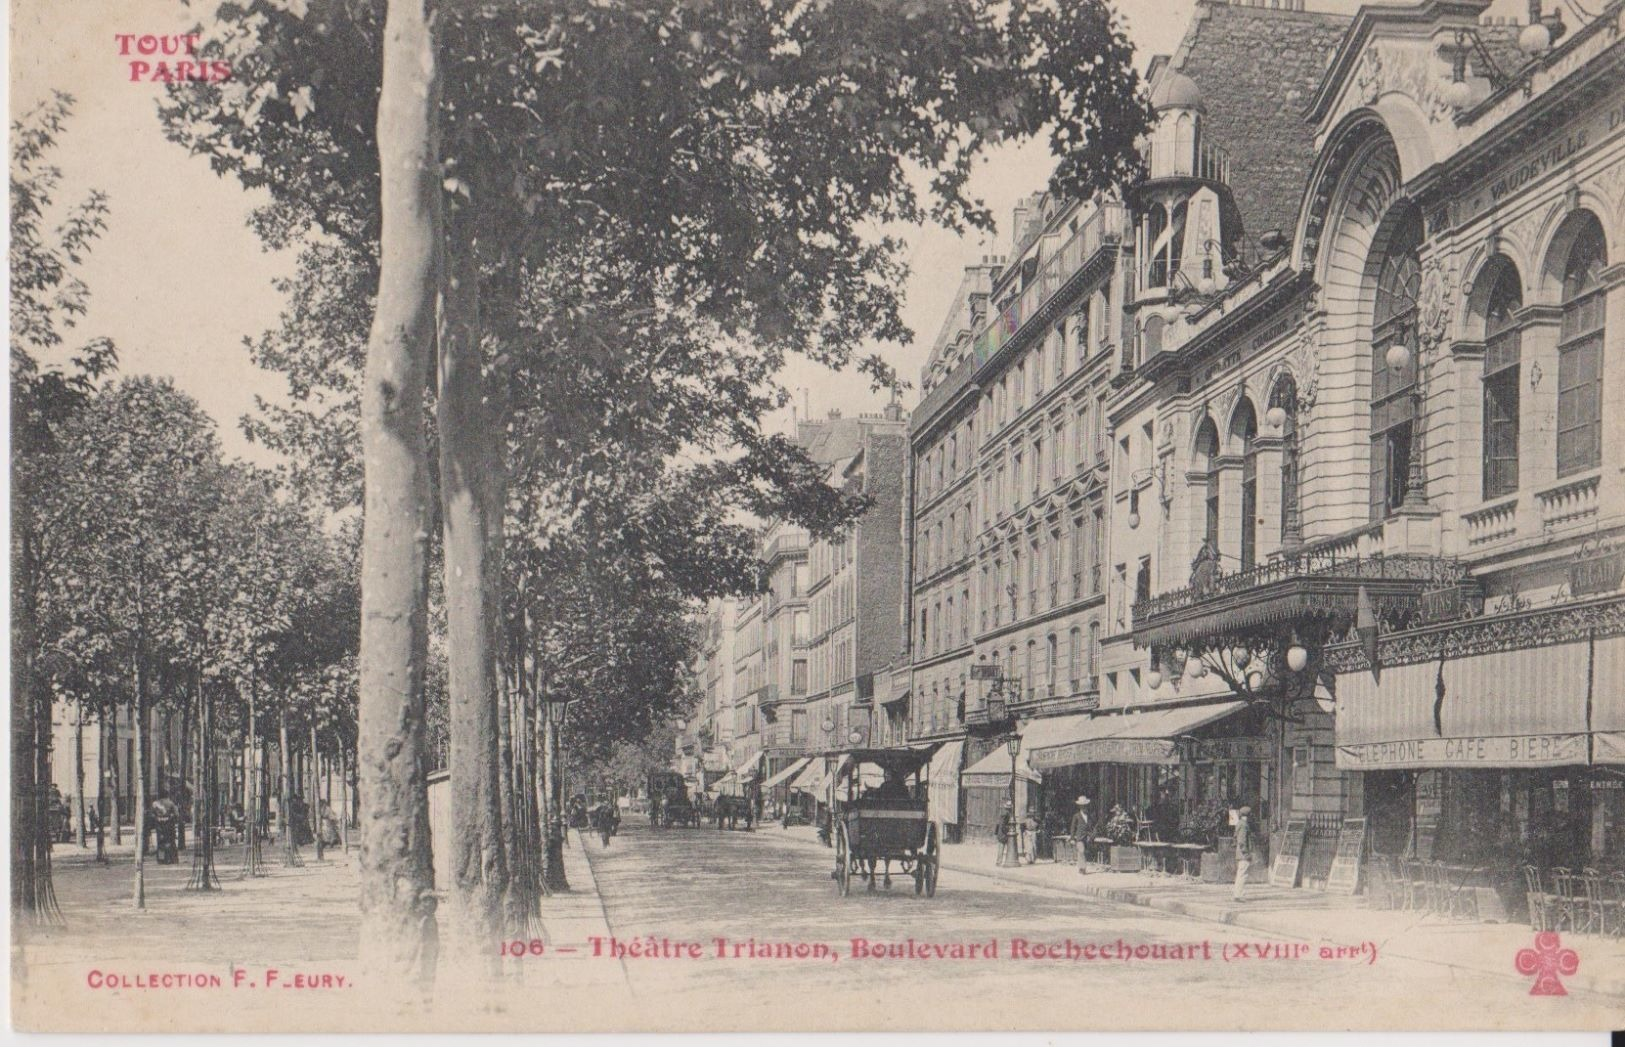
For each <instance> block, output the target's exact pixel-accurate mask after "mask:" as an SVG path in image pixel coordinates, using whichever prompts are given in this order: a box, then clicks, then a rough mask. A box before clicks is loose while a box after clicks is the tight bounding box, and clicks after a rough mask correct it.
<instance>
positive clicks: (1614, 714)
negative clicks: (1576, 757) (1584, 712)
mask: <svg viewBox="0 0 1625 1047" xmlns="http://www.w3.org/2000/svg"><path fill="white" fill-rule="evenodd" d="M1591 687H1592V692H1591V759H1592V762H1593V763H1625V636H1612V637H1609V638H1608V639H1606V640H1598V641H1597V643H1596V661H1595V662H1594V664H1593V665H1592V666H1591Z"/></svg>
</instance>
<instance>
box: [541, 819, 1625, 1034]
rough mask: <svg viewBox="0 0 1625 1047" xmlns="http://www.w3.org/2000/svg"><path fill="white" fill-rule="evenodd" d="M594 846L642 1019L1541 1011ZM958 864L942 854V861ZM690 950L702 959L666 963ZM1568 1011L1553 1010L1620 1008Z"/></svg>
mask: <svg viewBox="0 0 1625 1047" xmlns="http://www.w3.org/2000/svg"><path fill="white" fill-rule="evenodd" d="M587 848H588V851H587V853H588V856H589V858H590V860H591V863H592V867H593V871H594V874H595V876H596V879H597V882H598V888H599V892H600V896H601V897H602V899H603V903H604V909H605V914H606V917H607V922H608V925H609V927H610V933H611V934H612V935H613V937H614V939H615V942H616V943H618V944H622V945H624V946H631V945H632V944H633V943H635V942H638V943H641V945H640V946H639V948H640V949H641V950H642V952H643V955H641V956H639V955H633V950H632V949H630V948H624V949H622V950H621V953H620V955H619V956H618V957H617V958H616V959H615V960H613V961H612V962H615V963H617V964H618V966H619V972H618V973H619V974H620V975H621V976H622V977H624V978H625V980H626V981H627V982H628V983H629V985H630V992H631V993H632V994H633V996H634V997H635V998H637V999H638V1000H639V1002H640V1003H641V1004H642V1005H643V1006H645V1007H646V1006H648V1004H649V1003H650V1002H651V1001H659V1002H660V1003H661V1005H662V1006H664V1005H665V1004H666V1003H667V1002H671V1003H678V1002H680V1001H684V1000H699V999H704V1000H707V1001H709V1006H710V1007H711V1012H710V1016H711V1018H712V1020H715V1021H725V1022H728V1023H730V1024H732V1023H734V1022H735V1021H737V1022H738V1024H739V1025H741V1026H755V1027H762V1026H763V1025H764V1024H765V1025H770V1026H774V1027H779V1026H788V1027H795V1026H798V1025H802V1026H805V1025H809V1024H810V1025H819V1026H825V1025H829V1024H832V1023H833V1024H836V1025H842V1024H847V1023H850V1024H852V1025H857V1026H865V1025H867V1026H873V1025H874V1024H876V1023H877V1022H880V1023H883V1022H884V1021H885V1020H886V1018H887V1016H889V1015H901V1014H903V1013H908V1014H909V1015H910V1016H911V1017H914V1018H919V1017H922V1016H923V1017H924V1018H926V1019H927V1020H931V1018H932V1017H933V1016H934V1017H935V1018H936V1020H948V1019H947V1016H948V1015H949V1014H955V1013H957V1014H968V1013H970V1012H973V1011H974V1012H977V1013H979V1014H981V1015H982V1021H981V1024H993V1025H995V1026H996V1025H997V1024H998V1023H999V1022H1001V1021H1013V1022H1014V1023H1015V1024H1018V1025H1023V1026H1033V1025H1035V1024H1036V1025H1040V1026H1042V1025H1044V1024H1049V1025H1051V1026H1053V1027H1077V1028H1100V1027H1102V1026H1103V1025H1104V1027H1114V1026H1117V1027H1130V1026H1132V1025H1134V1024H1135V1023H1136V1022H1137V1021H1138V1022H1145V1021H1149V1020H1150V1019H1151V1018H1152V1017H1155V1016H1160V1017H1162V1018H1164V1019H1168V1018H1170V1017H1171V1015H1172V1014H1175V1013H1180V1014H1184V1015H1186V1019H1185V1020H1186V1021H1187V1022H1194V1023H1196V1024H1197V1025H1198V1026H1202V1025H1209V1024H1211V1025H1213V1026H1215V1027H1224V1026H1229V1025H1232V1024H1236V1023H1251V1024H1253V1025H1285V1026H1292V1025H1294V1024H1301V1023H1303V1022H1305V1021H1306V1020H1307V1015H1306V1012H1305V1011H1304V1010H1302V1008H1308V1007H1312V1008H1314V1012H1315V1022H1316V1023H1317V1024H1326V1023H1329V1024H1332V1025H1339V1024H1350V1025H1359V1024H1367V1023H1370V1022H1372V1021H1380V1020H1381V1015H1382V1014H1383V1013H1384V1012H1385V1011H1387V1010H1388V1009H1389V1008H1394V1013H1407V1014H1411V1015H1415V1014H1418V1013H1426V1010H1427V1008H1428V1006H1429V1001H1443V1000H1449V1001H1452V1007H1451V1012H1452V1013H1454V1014H1457V1015H1459V1014H1461V1013H1463V1011H1462V1010H1461V1009H1460V1008H1462V1007H1470V1008H1473V1009H1474V1012H1475V1013H1478V1014H1481V1015H1483V1016H1484V1018H1485V1020H1486V1021H1489V1020H1493V1019H1494V1017H1495V1016H1497V1015H1510V1014H1513V1013H1527V1009H1528V1007H1529V1005H1530V1003H1531V999H1530V997H1529V996H1528V995H1527V993H1528V988H1527V986H1526V985H1524V984H1523V983H1521V982H1520V981H1518V980H1516V979H1514V978H1510V977H1509V978H1500V977H1495V976H1491V975H1487V974H1480V973H1477V972H1468V971H1463V970H1460V969H1458V968H1453V967H1450V966H1446V965H1443V964H1434V963H1427V962H1421V961H1416V960H1409V959H1404V958H1401V957H1397V956H1390V955H1386V954H1384V953H1383V952H1382V949H1383V947H1384V945H1385V944H1386V943H1383V942H1377V943H1375V944H1376V945H1377V947H1378V950H1379V952H1378V956H1377V958H1376V960H1375V962H1371V961H1370V959H1369V957H1363V956H1362V957H1358V958H1350V957H1344V958H1341V959H1322V958H1321V952H1320V950H1321V947H1322V946H1323V945H1328V946H1330V945H1334V944H1336V943H1324V942H1305V941H1302V940H1299V939H1293V938H1286V937H1282V936H1276V935H1269V934H1264V933H1261V932H1258V931H1249V930H1246V929H1244V928H1236V927H1227V926H1224V925H1221V924H1217V923H1211V922H1207V921H1202V920H1196V919H1192V918H1188V917H1183V916H1177V915H1173V914H1169V913H1163V912H1158V911H1155V910H1148V909H1143V908H1137V907H1132V906H1128V905H1123V904H1120V903H1116V902H1110V901H1103V900H1099V899H1094V898H1087V897H1080V896H1078V895H1075V894H1070V893H1065V892H1062V891H1059V890H1053V889H1048V888H1044V887H1039V886H1035V885H1029V884H1024V883H1011V882H1009V881H1008V880H1007V879H1003V878H998V877H995V876H991V875H975V874H972V873H968V872H964V871H960V870H957V869H955V868H953V867H952V866H951V865H950V866H949V867H946V868H944V870H943V872H942V877H941V883H940V885H939V888H938V891H937V894H936V897H934V898H925V897H920V896H916V895H915V893H914V885H913V880H912V878H910V877H905V876H900V875H899V876H895V877H894V878H893V885H892V887H891V889H890V890H885V889H882V890H877V891H876V892H874V893H873V894H871V893H868V892H867V891H866V890H864V888H863V885H862V884H857V883H855V884H854V887H853V893H852V894H851V896H849V897H846V898H842V897H839V896H838V895H837V893H836V890H835V884H834V881H833V880H832V879H831V878H830V869H831V868H832V867H833V861H834V859H833V852H832V851H831V850H830V849H828V848H826V847H824V846H822V845H820V844H818V843H817V842H816V841H815V840H813V839H812V838H811V836H810V835H809V834H808V833H807V831H806V830H789V831H786V830H784V829H781V828H780V827H779V826H778V825H776V824H773V823H769V824H767V825H765V826H760V827H758V829H757V830H756V831H754V832H750V833H745V832H731V831H729V832H719V831H717V830H715V829H712V828H709V827H707V828H703V829H698V830H695V829H687V830H684V829H674V830H651V829H650V828H648V827H647V825H646V824H645V823H644V822H642V821H641V820H632V819H629V820H628V821H627V822H626V823H625V824H623V827H622V831H621V833H620V835H618V836H616V837H615V838H614V839H613V840H612V842H611V844H610V846H609V847H608V848H607V849H606V848H603V847H601V846H600V844H599V842H598V841H597V839H596V838H593V839H591V840H590V841H589V842H588V844H587ZM956 850H959V849H958V848H955V847H952V846H950V847H949V848H947V849H946V851H945V859H946V861H947V862H949V863H954V862H955V859H956V856H955V852H956ZM992 871H993V870H989V872H990V873H991V872H992ZM1470 941H1471V939H1470V938H1469V937H1465V936H1464V938H1463V945H1464V947H1465V946H1467V945H1468V944H1469V942H1470ZM678 943H682V944H684V945H686V946H688V947H689V948H690V949H691V954H692V958H674V957H673V955H672V953H673V951H674V950H676V949H677V946H678ZM561 944H562V943H561ZM1342 944H1347V945H1353V944H1357V943H1342ZM651 945H653V951H652V953H651V951H650V949H649V947H650V946H651ZM582 948H583V959H582V960H581V961H578V962H585V963H603V962H604V959H603V958H602V956H603V954H607V953H608V952H609V951H610V950H611V949H612V948H613V947H612V945H611V944H610V943H607V942H600V943H598V945H597V949H598V951H599V953H600V954H601V955H600V958H598V959H592V958H591V954H592V952H593V948H594V945H593V943H592V942H590V941H589V942H585V943H583V944H582ZM684 955H685V957H686V956H688V955H689V953H686V952H685V953H684ZM543 962H547V961H543ZM551 962H552V963H553V964H555V965H556V964H567V963H570V962H571V961H570V960H568V959H564V958H558V957H556V956H555V958H554V959H553V960H552V961H551ZM1508 969H1509V971H1510V969H1511V968H1510V958H1509V968H1508ZM1564 999H1565V1000H1567V1001H1569V1002H1568V1003H1555V1006H1554V1007H1552V1010H1553V1011H1558V1010H1559V1009H1563V1008H1573V1007H1576V1006H1587V1007H1589V1006H1594V1005H1597V1004H1599V1003H1602V1004H1603V1005H1604V1006H1608V1004H1607V1003H1606V1002H1605V1001H1600V1000H1598V999H1597V998H1595V997H1593V998H1590V999H1587V998H1586V997H1585V996H1584V995H1583V994H1576V995H1572V996H1570V997H1566V998H1564ZM1534 1002H1537V1003H1545V1002H1547V1001H1541V1000H1536V1001H1534ZM685 1006H689V1005H685ZM1612 1006H1614V1008H1615V1009H1616V1010H1617V1001H1616V1002H1614V1003H1613V1005H1612ZM639 1009H640V1010H641V1009H642V1007H640V1008H639ZM1046 1020H1047V1021H1046Z"/></svg>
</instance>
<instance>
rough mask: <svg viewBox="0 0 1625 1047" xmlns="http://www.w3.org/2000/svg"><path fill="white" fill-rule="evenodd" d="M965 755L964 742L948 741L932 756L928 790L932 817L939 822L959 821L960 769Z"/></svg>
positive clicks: (927, 780) (955, 822)
mask: <svg viewBox="0 0 1625 1047" xmlns="http://www.w3.org/2000/svg"><path fill="white" fill-rule="evenodd" d="M964 755H965V743H964V742H947V743H946V744H944V745H943V747H942V748H940V749H938V750H937V751H936V752H935V753H934V754H932V756H931V770H930V772H929V773H928V774H927V776H926V782H927V785H926V791H927V793H928V795H929V797H930V806H931V817H933V818H935V819H936V820H937V821H939V822H949V823H953V824H957V823H958V822H959V770H960V766H961V765H962V763H963V761H964Z"/></svg>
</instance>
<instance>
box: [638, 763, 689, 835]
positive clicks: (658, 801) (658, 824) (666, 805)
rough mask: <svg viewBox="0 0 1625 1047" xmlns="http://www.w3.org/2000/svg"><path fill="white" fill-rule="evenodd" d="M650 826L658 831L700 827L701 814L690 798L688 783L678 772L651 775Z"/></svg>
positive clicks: (656, 772) (662, 772) (658, 772)
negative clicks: (675, 827) (676, 827)
mask: <svg viewBox="0 0 1625 1047" xmlns="http://www.w3.org/2000/svg"><path fill="white" fill-rule="evenodd" d="M649 825H650V826H651V827H653V828H656V829H670V828H672V827H673V826H683V827H684V828H689V829H698V828H699V827H700V812H699V810H698V808H696V807H695V806H694V801H692V800H691V799H689V796H688V783H687V782H686V781H684V780H683V776H682V775H680V774H678V773H677V772H676V771H655V772H654V773H652V774H650V775H649Z"/></svg>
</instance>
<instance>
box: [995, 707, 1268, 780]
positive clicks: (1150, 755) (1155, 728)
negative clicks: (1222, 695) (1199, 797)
mask: <svg viewBox="0 0 1625 1047" xmlns="http://www.w3.org/2000/svg"><path fill="white" fill-rule="evenodd" d="M1246 705H1247V703H1246V702H1239V701H1230V702H1206V703H1203V704H1201V705H1176V706H1172V707H1170V708H1167V709H1142V710H1140V711H1138V712H1132V713H1117V714H1110V713H1105V714H1102V713H1095V714H1080V715H1077V716H1056V717H1052V718H1049V719H1043V720H1034V721H1033V722H1032V723H1030V724H1028V725H1027V728H1026V730H1024V731H1023V732H1022V738H1023V744H1022V749H1023V751H1024V753H1025V754H1026V756H1027V759H1028V762H1030V763H1031V764H1032V766H1034V767H1036V768H1038V769H1039V770H1043V771H1047V770H1051V769H1053V768H1056V767H1068V766H1071V765H1072V764H1078V763H1178V762H1179V760H1180V747H1179V745H1178V744H1177V739H1179V738H1180V737H1182V736H1184V735H1188V734H1190V733H1191V732H1192V731H1196V730H1199V729H1201V728H1203V727H1206V726H1207V725H1208V724H1211V723H1215V722H1217V721H1219V720H1222V719H1224V718H1225V717H1226V716H1229V715H1230V714H1231V713H1234V712H1237V711H1239V710H1241V709H1243V708H1245V707H1246Z"/></svg>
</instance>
